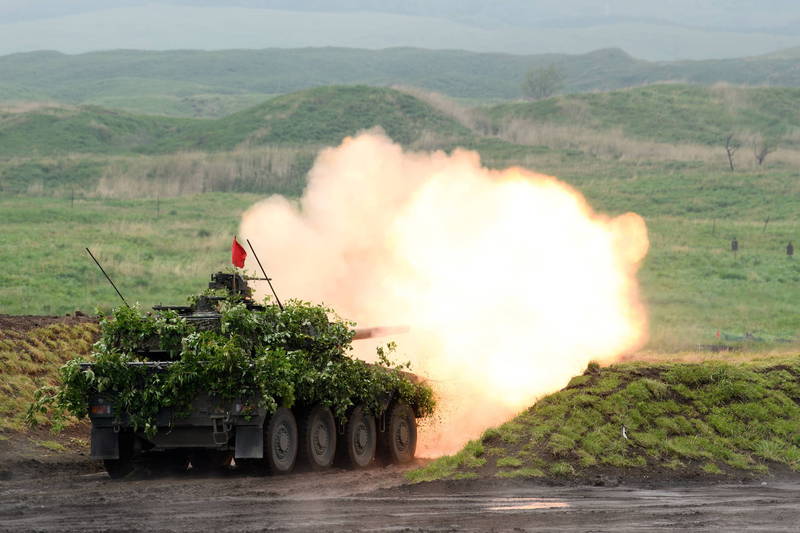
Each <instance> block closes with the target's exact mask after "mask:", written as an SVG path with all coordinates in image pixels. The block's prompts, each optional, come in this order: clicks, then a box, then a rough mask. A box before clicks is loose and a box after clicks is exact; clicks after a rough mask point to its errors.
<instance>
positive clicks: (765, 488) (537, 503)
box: [0, 465, 800, 532]
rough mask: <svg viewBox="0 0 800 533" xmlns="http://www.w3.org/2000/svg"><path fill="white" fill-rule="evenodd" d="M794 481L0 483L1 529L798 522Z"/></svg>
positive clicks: (364, 476) (63, 478)
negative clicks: (648, 485)
mask: <svg viewBox="0 0 800 533" xmlns="http://www.w3.org/2000/svg"><path fill="white" fill-rule="evenodd" d="M798 525H800V483H797V482H774V483H773V482H769V483H767V484H761V483H753V484H745V485H719V486H708V485H702V486H701V485H697V486H686V485H684V486H673V487H664V488H658V489H642V488H631V487H625V486H618V487H613V488H610V487H549V486H542V485H531V484H513V485H509V484H507V483H496V482H489V483H486V482H479V481H468V482H452V483H433V484H423V485H417V486H408V485H404V484H403V476H402V470H401V469H398V468H394V467H392V468H387V469H374V470H369V471H366V472H346V471H341V470H334V471H330V472H325V473H301V474H294V475H291V476H285V477H256V476H252V475H245V474H242V473H239V472H236V471H235V470H234V471H230V472H227V473H223V474H221V475H218V476H213V477H212V476H207V475H200V474H193V473H192V472H191V471H189V472H186V473H184V474H182V475H180V476H175V477H168V478H167V477H143V478H139V479H133V480H122V481H111V480H110V479H108V477H107V476H106V475H105V473H102V472H96V473H77V472H76V471H75V469H74V465H73V466H71V467H70V469H65V470H60V469H59V468H58V467H57V466H56V465H53V470H52V471H51V472H49V473H46V474H37V475H36V476H35V477H32V478H26V479H17V478H12V479H10V480H5V481H0V531H107V530H126V531H143V530H144V531H264V530H268V531H289V530H292V531H314V532H322V531H352V530H361V531H402V530H413V531H418V530H419V531H465V530H466V531H507V530H517V531H519V530H533V529H545V530H549V531H576V530H578V531H614V532H619V531H641V530H647V529H651V528H679V529H684V530H686V529H689V530H698V529H703V530H705V529H718V530H725V531H741V530H743V529H748V528H752V529H759V530H762V531H797V529H798Z"/></svg>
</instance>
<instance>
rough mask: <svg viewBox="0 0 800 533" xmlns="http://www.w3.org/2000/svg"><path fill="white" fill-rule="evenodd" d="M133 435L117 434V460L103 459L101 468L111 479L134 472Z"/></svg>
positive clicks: (128, 433) (126, 433) (126, 432)
mask: <svg viewBox="0 0 800 533" xmlns="http://www.w3.org/2000/svg"><path fill="white" fill-rule="evenodd" d="M134 438H135V437H134V435H133V433H131V432H128V431H122V432H120V433H119V436H118V439H119V459H103V466H104V467H105V469H106V472H108V477H110V478H111V479H120V478H123V477H125V476H127V475H128V474H130V473H131V472H133V471H134V470H136V463H135V462H134V460H133V439H134Z"/></svg>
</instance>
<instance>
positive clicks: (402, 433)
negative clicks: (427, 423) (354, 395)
mask: <svg viewBox="0 0 800 533" xmlns="http://www.w3.org/2000/svg"><path fill="white" fill-rule="evenodd" d="M380 440H381V455H382V458H383V459H384V461H386V462H387V463H394V464H405V463H410V462H411V461H412V460H413V459H414V453H415V452H416V451H417V419H416V417H415V416H414V411H413V410H412V409H411V407H409V406H408V405H407V404H405V403H403V402H393V403H392V405H391V406H390V407H389V410H388V412H387V413H386V431H384V432H383V434H382V435H381V439H380Z"/></svg>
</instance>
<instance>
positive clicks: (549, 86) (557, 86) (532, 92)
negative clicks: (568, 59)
mask: <svg viewBox="0 0 800 533" xmlns="http://www.w3.org/2000/svg"><path fill="white" fill-rule="evenodd" d="M565 79H566V75H565V74H564V72H563V71H562V70H561V69H560V68H559V67H557V66H556V65H554V64H552V63H551V64H550V65H548V66H546V67H539V68H532V69H530V70H529V71H528V73H527V74H526V75H525V82H524V83H523V84H522V93H523V94H524V95H525V97H526V98H529V99H531V100H541V99H542V98H547V97H549V96H553V95H554V94H556V93H557V92H558V91H560V90H561V89H563V88H564V80H565Z"/></svg>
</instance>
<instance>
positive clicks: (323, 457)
mask: <svg viewBox="0 0 800 533" xmlns="http://www.w3.org/2000/svg"><path fill="white" fill-rule="evenodd" d="M335 457H336V421H335V420H334V419H333V413H331V410H330V409H328V408H327V407H324V406H322V405H316V406H314V408H313V409H311V411H310V412H309V413H308V414H307V415H306V416H305V418H304V419H303V422H302V424H301V427H300V460H301V462H302V463H303V464H304V465H306V466H308V467H310V468H311V469H312V470H321V469H323V468H329V467H330V466H331V465H333V460H334V458H335Z"/></svg>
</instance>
